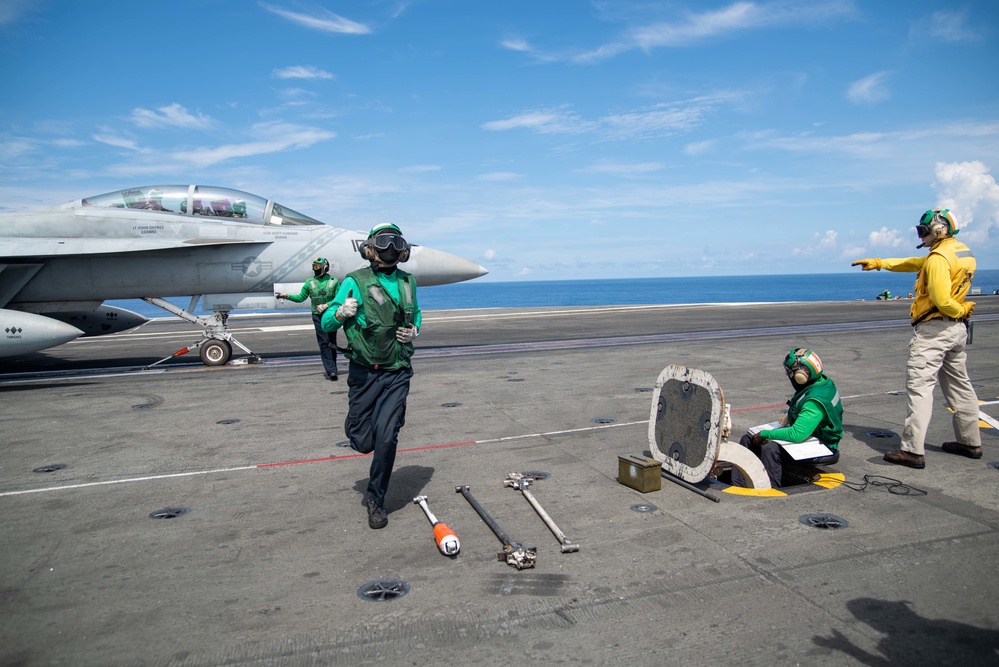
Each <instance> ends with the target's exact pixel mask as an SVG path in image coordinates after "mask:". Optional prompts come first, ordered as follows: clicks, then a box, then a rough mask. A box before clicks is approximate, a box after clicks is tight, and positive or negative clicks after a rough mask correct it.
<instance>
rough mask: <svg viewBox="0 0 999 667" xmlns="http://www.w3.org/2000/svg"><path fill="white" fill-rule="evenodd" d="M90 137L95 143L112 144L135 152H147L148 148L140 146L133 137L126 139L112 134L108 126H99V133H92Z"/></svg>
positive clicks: (112, 131)
mask: <svg viewBox="0 0 999 667" xmlns="http://www.w3.org/2000/svg"><path fill="white" fill-rule="evenodd" d="M91 138H92V139H93V140H94V141H96V142H97V143H100V144H107V145H108V146H114V147H115V148H124V149H126V150H130V151H135V152H136V153H148V152H149V151H148V149H143V148H140V147H139V144H138V142H136V141H135V139H127V138H125V137H120V136H118V135H116V134H114V130H113V129H111V128H110V127H102V128H100V133H99V134H94V135H92V136H91Z"/></svg>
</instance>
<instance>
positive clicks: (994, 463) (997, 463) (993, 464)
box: [36, 461, 999, 472]
mask: <svg viewBox="0 0 999 667" xmlns="http://www.w3.org/2000/svg"><path fill="white" fill-rule="evenodd" d="M989 467H990V468H992V469H993V470H999V461H992V462H990V463H989ZM36 472H37V471H36Z"/></svg>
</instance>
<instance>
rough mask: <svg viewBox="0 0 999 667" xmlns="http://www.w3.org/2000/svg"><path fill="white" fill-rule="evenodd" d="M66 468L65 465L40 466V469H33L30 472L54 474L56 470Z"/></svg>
mask: <svg viewBox="0 0 999 667" xmlns="http://www.w3.org/2000/svg"><path fill="white" fill-rule="evenodd" d="M65 467H66V464H65V463H52V464H50V465H47V466H41V467H40V468H35V469H34V470H32V471H31V472H55V471H56V470H62V469H63V468H65Z"/></svg>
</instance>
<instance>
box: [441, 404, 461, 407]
mask: <svg viewBox="0 0 999 667" xmlns="http://www.w3.org/2000/svg"><path fill="white" fill-rule="evenodd" d="M441 407H442V408H458V407H461V403H441Z"/></svg>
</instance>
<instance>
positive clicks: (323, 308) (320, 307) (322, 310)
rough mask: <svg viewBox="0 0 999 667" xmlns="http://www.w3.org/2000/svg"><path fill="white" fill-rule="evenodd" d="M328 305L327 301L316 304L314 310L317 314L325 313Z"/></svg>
mask: <svg viewBox="0 0 999 667" xmlns="http://www.w3.org/2000/svg"><path fill="white" fill-rule="evenodd" d="M329 307H330V305H329V304H328V303H321V304H319V305H318V306H316V312H317V313H319V314H322V313H325V312H326V309H327V308H329Z"/></svg>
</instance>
